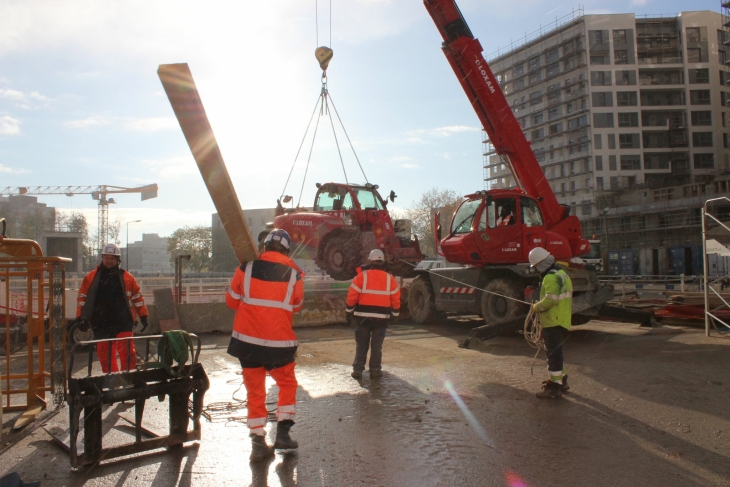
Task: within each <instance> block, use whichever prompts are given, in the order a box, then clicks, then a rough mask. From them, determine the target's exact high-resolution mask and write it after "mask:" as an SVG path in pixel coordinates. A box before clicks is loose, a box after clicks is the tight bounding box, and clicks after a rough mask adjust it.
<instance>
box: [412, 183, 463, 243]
mask: <svg viewBox="0 0 730 487" xmlns="http://www.w3.org/2000/svg"><path fill="white" fill-rule="evenodd" d="M461 199H462V198H461V196H460V195H458V194H457V193H456V191H454V190H451V189H443V190H442V189H438V188H431V189H429V190H428V191H426V192H424V193H423V194H421V197H420V198H419V199H418V201H416V202H414V203H413V206H411V207H410V208H406V210H405V217H406V218H408V219H410V220H411V228H412V231H413V233H415V234H416V235H418V240H419V242H420V243H421V252H423V253H424V254H425V255H426V256H427V257H435V256H436V245H435V239H434V235H433V216H434V213H436V212H441V224H442V225H443V226H445V227H446V226H448V224H449V222H450V221H451V217H452V216H453V214H454V211H456V208H457V207H458V206H459V203H460V202H461Z"/></svg>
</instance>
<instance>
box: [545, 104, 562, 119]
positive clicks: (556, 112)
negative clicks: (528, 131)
mask: <svg viewBox="0 0 730 487" xmlns="http://www.w3.org/2000/svg"><path fill="white" fill-rule="evenodd" d="M559 116H560V107H553V108H551V109H550V110H548V120H554V119H556V118H558V117H559Z"/></svg>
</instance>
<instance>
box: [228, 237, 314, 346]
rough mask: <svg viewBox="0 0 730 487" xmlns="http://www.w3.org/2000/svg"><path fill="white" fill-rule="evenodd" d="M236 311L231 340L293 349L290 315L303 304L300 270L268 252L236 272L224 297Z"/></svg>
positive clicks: (281, 255)
mask: <svg viewBox="0 0 730 487" xmlns="http://www.w3.org/2000/svg"><path fill="white" fill-rule="evenodd" d="M226 304H227V305H228V307H229V308H231V309H233V310H235V311H236V316H235V318H234V320H233V332H232V334H231V338H232V339H233V340H238V341H241V342H244V343H250V344H253V345H260V346H263V347H277V348H283V347H296V346H297V337H296V335H295V334H294V330H293V329H292V316H293V314H294V313H295V312H297V311H299V310H300V309H301V308H302V306H303V304H304V282H303V281H302V273H301V270H300V269H299V268H298V267H297V265H296V264H295V263H294V262H293V261H292V260H291V259H289V258H288V257H287V256H285V255H284V254H281V253H279V252H274V251H268V252H264V253H263V254H261V256H260V257H259V259H258V260H254V261H251V262H244V263H243V264H241V266H240V267H239V268H238V269H236V273H235V274H234V276H233V279H232V280H231V286H230V289H229V290H228V294H226Z"/></svg>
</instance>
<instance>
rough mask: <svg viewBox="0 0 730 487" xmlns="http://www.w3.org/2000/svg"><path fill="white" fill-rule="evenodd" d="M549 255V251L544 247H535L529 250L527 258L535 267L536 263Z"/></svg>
mask: <svg viewBox="0 0 730 487" xmlns="http://www.w3.org/2000/svg"><path fill="white" fill-rule="evenodd" d="M549 256H550V252H548V251H547V250H545V249H544V248H542V247H535V248H534V249H532V250H530V255H529V256H528V257H527V258H528V260H529V261H530V265H531V266H532V267H535V266H536V265H537V264H539V263H540V262H542V261H543V260H545V259H547V258H548V257H549Z"/></svg>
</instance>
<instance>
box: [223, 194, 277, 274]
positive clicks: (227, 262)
mask: <svg viewBox="0 0 730 487" xmlns="http://www.w3.org/2000/svg"><path fill="white" fill-rule="evenodd" d="M243 213H244V215H245V217H246V220H247V223H248V229H249V230H250V231H251V238H253V240H254V242H256V241H257V239H258V236H259V234H260V233H261V232H263V231H265V230H266V224H267V223H271V222H273V221H274V217H275V216H276V209H275V208H255V209H250V210H243ZM211 227H212V239H213V241H212V254H213V255H212V257H211V270H212V271H215V272H228V271H231V270H232V269H235V268H236V267H237V266H238V259H237V258H236V253H235V252H234V251H233V245H231V241H230V240H229V239H228V235H227V234H226V230H225V228H223V223H222V222H221V219H220V216H218V213H213V216H212V222H211Z"/></svg>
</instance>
